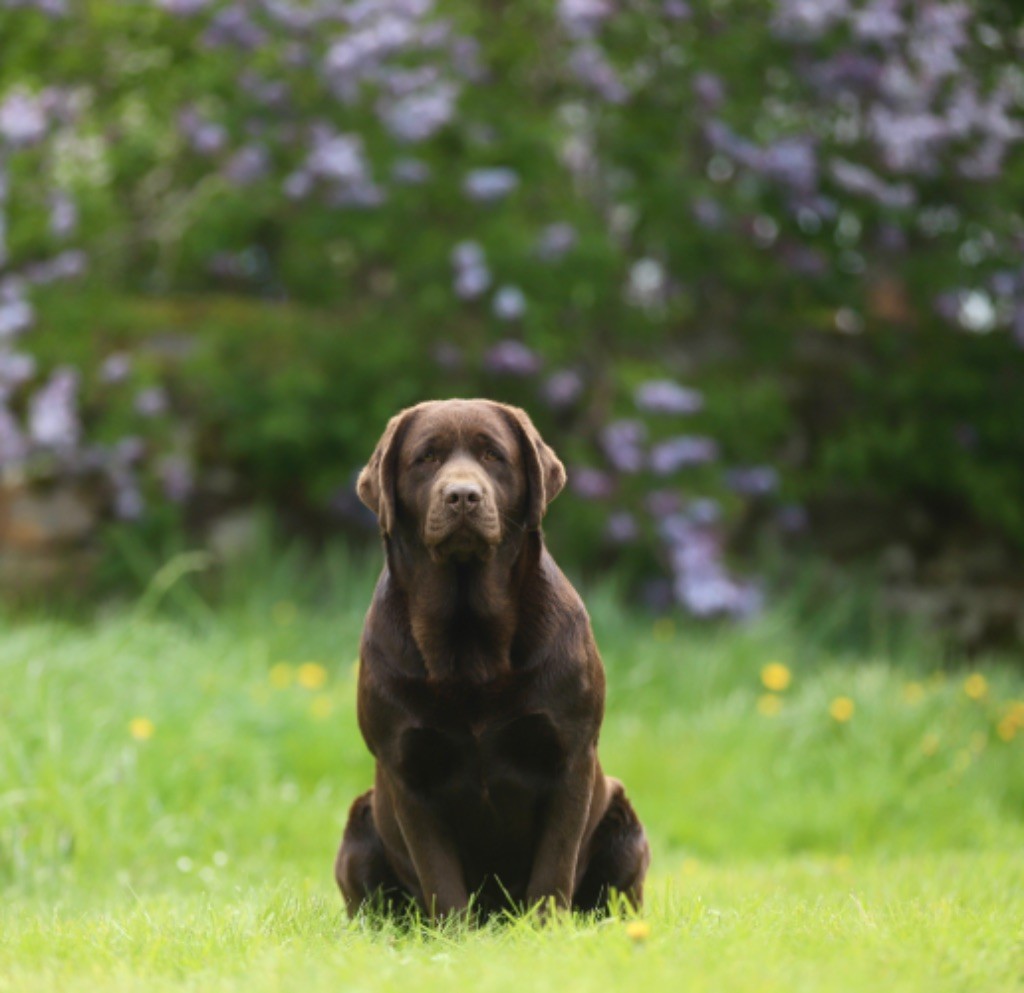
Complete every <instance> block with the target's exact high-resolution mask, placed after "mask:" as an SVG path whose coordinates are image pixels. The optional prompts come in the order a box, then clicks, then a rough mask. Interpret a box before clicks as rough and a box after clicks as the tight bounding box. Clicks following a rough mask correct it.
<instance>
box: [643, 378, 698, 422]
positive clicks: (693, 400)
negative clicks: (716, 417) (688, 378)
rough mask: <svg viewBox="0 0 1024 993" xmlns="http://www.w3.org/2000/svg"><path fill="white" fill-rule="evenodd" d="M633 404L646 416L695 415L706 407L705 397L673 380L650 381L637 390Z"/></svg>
mask: <svg viewBox="0 0 1024 993" xmlns="http://www.w3.org/2000/svg"><path fill="white" fill-rule="evenodd" d="M633 402H634V403H635V404H636V406H637V410H641V411H643V412H644V413H645V414H695V413H696V412H697V411H699V410H702V409H703V407H704V395H703V394H702V393H701V392H700V391H699V390H694V389H690V388H688V387H686V386H680V385H679V383H675V382H673V381H672V380H671V379H649V380H647V382H644V383H641V384H640V385H639V386H638V387H637V388H636V392H635V393H634V394H633Z"/></svg>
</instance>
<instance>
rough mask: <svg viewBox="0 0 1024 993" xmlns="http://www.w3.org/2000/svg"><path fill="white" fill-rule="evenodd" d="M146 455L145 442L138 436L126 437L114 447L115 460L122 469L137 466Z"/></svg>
mask: <svg viewBox="0 0 1024 993" xmlns="http://www.w3.org/2000/svg"><path fill="white" fill-rule="evenodd" d="M145 454H146V445H145V442H143V440H142V439H141V438H139V437H138V436H137V435H126V436H125V437H124V438H120V439H119V440H118V441H117V443H116V444H115V445H114V452H113V455H114V460H115V461H116V463H117V465H118V466H119V467H121V468H126V467H128V466H133V465H136V464H137V463H139V462H141V461H142V456H143V455H145Z"/></svg>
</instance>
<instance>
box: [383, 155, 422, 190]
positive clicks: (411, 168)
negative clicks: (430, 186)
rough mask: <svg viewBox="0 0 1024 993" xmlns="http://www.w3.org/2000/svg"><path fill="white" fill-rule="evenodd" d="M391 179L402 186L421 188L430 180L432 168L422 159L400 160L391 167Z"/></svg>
mask: <svg viewBox="0 0 1024 993" xmlns="http://www.w3.org/2000/svg"><path fill="white" fill-rule="evenodd" d="M391 179H392V180H393V181H394V182H395V183H398V184H400V185H402V186H419V185H420V184H421V183H425V182H426V181H427V180H428V179H430V166H429V165H427V163H426V162H423V161H422V160H421V159H409V158H403V159H398V160H397V161H396V162H395V164H394V165H393V166H392V167H391Z"/></svg>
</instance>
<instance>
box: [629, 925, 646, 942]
mask: <svg viewBox="0 0 1024 993" xmlns="http://www.w3.org/2000/svg"><path fill="white" fill-rule="evenodd" d="M626 934H627V935H628V936H629V937H630V938H632V939H633V941H635V942H637V943H638V944H639V943H640V942H642V941H646V940H647V939H648V938H649V937H650V936H651V925H650V924H648V923H647V921H630V922H629V923H628V924H627V925H626Z"/></svg>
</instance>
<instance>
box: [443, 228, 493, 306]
mask: <svg viewBox="0 0 1024 993" xmlns="http://www.w3.org/2000/svg"><path fill="white" fill-rule="evenodd" d="M451 261H452V266H453V267H454V269H455V292H456V294H457V295H458V296H459V297H460V298H461V299H463V300H474V299H476V298H477V297H479V296H481V295H482V294H483V293H485V292H486V291H487V289H488V287H489V286H490V285H491V273H490V270H489V269H488V268H487V261H486V257H485V256H484V250H483V248H481V247H480V245H479V243H477V242H475V241H460V242H459V243H458V244H457V245H455V246H454V247H453V248H452V253H451Z"/></svg>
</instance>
